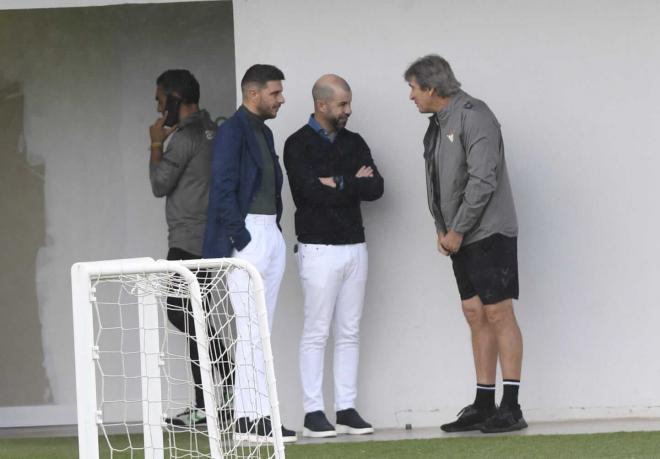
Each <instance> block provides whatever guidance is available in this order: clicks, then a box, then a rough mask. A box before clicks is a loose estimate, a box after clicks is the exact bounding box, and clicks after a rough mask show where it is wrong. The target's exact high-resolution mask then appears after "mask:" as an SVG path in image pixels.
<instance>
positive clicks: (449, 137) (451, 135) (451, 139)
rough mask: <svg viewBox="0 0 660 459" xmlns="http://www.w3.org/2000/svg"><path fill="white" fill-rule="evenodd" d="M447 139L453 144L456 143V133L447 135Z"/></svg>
mask: <svg viewBox="0 0 660 459" xmlns="http://www.w3.org/2000/svg"><path fill="white" fill-rule="evenodd" d="M447 138H448V139H449V141H450V142H451V143H454V133H453V132H452V133H451V134H447Z"/></svg>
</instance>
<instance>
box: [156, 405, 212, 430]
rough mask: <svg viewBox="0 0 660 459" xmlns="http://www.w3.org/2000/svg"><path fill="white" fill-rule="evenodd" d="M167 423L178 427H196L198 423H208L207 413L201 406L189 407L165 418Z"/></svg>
mask: <svg viewBox="0 0 660 459" xmlns="http://www.w3.org/2000/svg"><path fill="white" fill-rule="evenodd" d="M165 423H166V424H169V425H172V426H177V427H195V426H196V425H197V424H206V413H205V412H204V410H203V409H201V408H196V407H192V408H188V409H186V410H185V411H182V412H181V413H179V414H177V415H176V416H172V417H171V418H165Z"/></svg>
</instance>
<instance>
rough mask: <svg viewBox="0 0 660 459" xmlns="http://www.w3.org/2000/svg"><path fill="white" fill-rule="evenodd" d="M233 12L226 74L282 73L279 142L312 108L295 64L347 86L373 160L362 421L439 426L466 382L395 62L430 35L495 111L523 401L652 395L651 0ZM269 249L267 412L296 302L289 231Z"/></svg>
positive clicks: (415, 133)
mask: <svg viewBox="0 0 660 459" xmlns="http://www.w3.org/2000/svg"><path fill="white" fill-rule="evenodd" d="M234 15H235V30H236V57H237V61H236V72H237V78H238V79H240V77H242V75H243V72H244V71H245V69H246V68H247V67H248V66H250V65H251V64H253V63H256V62H261V63H272V64H275V65H277V66H279V67H280V68H281V69H282V70H283V71H284V73H285V75H286V81H285V96H286V98H287V104H286V105H285V106H284V107H283V108H282V109H281V110H280V114H279V116H278V118H277V119H276V120H273V121H271V122H270V125H271V127H272V128H273V130H274V133H275V137H276V142H277V148H278V151H279V152H280V154H281V152H282V146H283V143H284V140H285V139H286V137H287V136H288V135H289V134H291V133H292V132H294V131H295V130H296V129H297V128H298V127H300V126H301V125H302V124H303V123H304V122H306V119H307V116H308V115H309V113H310V112H311V110H312V103H311V96H310V90H311V86H312V84H313V82H314V81H315V79H316V78H317V77H318V76H320V75H321V74H323V73H325V72H334V73H338V74H340V75H342V76H344V77H345V78H346V79H347V80H348V81H349V83H350V84H351V85H352V87H353V97H354V105H353V112H354V113H353V116H352V118H351V120H350V121H349V128H351V129H353V130H356V131H358V132H360V133H361V134H362V135H363V136H364V138H365V139H366V140H367V142H368V143H369V145H370V146H371V149H372V152H373V155H374V157H375V160H376V162H377V164H378V166H379V167H380V169H381V171H382V174H383V175H384V177H385V196H384V197H383V198H382V199H381V200H380V201H378V202H375V203H366V204H364V205H363V213H364V216H365V221H366V229H367V240H368V243H369V250H370V258H371V270H370V279H369V286H368V293H367V297H368V298H367V304H366V310H365V314H364V318H363V325H362V331H363V334H362V346H361V349H362V354H361V358H362V363H361V374H360V398H359V402H358V408H360V409H361V411H363V412H364V414H365V416H366V417H368V418H369V419H371V420H373V421H374V423H375V424H376V426H379V427H381V426H394V425H402V424H403V423H405V422H412V423H413V424H415V425H425V424H429V425H437V424H438V423H440V422H441V421H446V420H448V419H451V418H452V417H453V416H454V414H455V413H456V412H457V411H458V409H460V408H461V407H462V406H464V405H466V404H467V403H469V402H470V401H471V400H472V397H473V396H474V375H473V367H472V363H471V352H470V348H469V341H468V339H469V336H468V331H467V327H466V325H465V324H464V319H463V318H462V315H461V312H460V309H459V298H458V294H457V290H456V287H455V283H454V279H453V274H452V271H451V267H450V263H449V261H448V260H447V259H444V258H443V257H442V256H440V255H439V254H438V253H436V251H435V236H434V228H433V225H432V221H431V217H430V216H429V214H428V210H427V205H426V194H425V189H424V176H423V160H422V145H421V138H422V135H423V133H424V131H425V129H426V126H427V120H426V118H425V117H424V116H422V115H420V114H419V113H417V111H416V108H415V106H414V105H413V104H412V103H411V102H410V101H409V100H408V88H407V85H406V83H405V82H404V81H403V79H402V73H403V71H404V70H405V68H406V66H407V65H408V64H409V63H411V62H412V61H413V60H414V59H415V58H417V57H419V56H421V55H424V54H426V53H430V52H435V53H439V54H441V55H443V56H444V57H446V58H447V59H448V60H449V61H450V62H451V63H452V65H453V68H454V71H455V73H456V75H457V77H458V79H459V80H460V81H461V82H462V83H463V88H464V89H465V90H466V91H467V92H469V93H471V94H472V95H474V96H475V97H478V98H482V99H484V100H485V101H486V102H487V103H488V104H489V105H490V107H491V108H492V109H493V111H494V112H495V113H496V114H497V116H498V118H499V120H500V121H501V123H502V130H503V135H504V139H505V144H506V148H507V161H508V166H509V172H510V175H511V180H512V184H513V189H514V194H515V199H516V204H517V210H518V215H519V222H520V237H519V252H520V255H519V257H520V260H519V262H520V272H521V276H520V282H521V299H520V302H518V303H517V304H516V310H517V313H518V318H519V321H520V325H521V328H522V331H523V334H524V337H525V361H524V369H523V385H522V389H521V401H522V404H523V406H524V408H525V409H526V413H527V414H526V415H527V417H528V418H529V419H531V420H539V419H555V418H588V417H600V416H638V415H649V414H654V415H657V414H660V402H658V399H659V397H658V396H659V394H658V391H659V389H658V388H660V361H659V360H658V359H657V350H658V348H659V347H660V346H659V345H660V334H658V332H657V323H658V321H659V320H660V308H659V307H658V300H657V295H656V294H655V283H656V282H657V280H656V279H657V275H658V272H659V271H660V270H659V269H658V259H659V258H660V243H659V242H658V236H657V227H658V223H660V214H659V212H658V210H657V209H658V206H657V202H658V192H657V189H656V187H655V186H654V185H655V183H656V182H657V177H656V176H657V169H658V167H660V158H659V157H658V155H657V151H658V145H659V144H660V130H659V129H658V128H657V126H658V125H660V111H659V110H658V106H660V89H659V88H660V87H659V85H658V84H657V81H656V80H657V74H658V72H659V71H660V46H659V43H660V29H658V27H657V24H658V23H660V5H658V3H657V2H655V1H652V0H650V1H641V0H640V1H636V2H629V3H623V2H614V1H608V2H602V1H596V0H589V1H587V0H584V1H579V2H545V1H530V2H517V1H511V0H508V1H499V2H488V1H485V0H482V1H470V2H447V1H430V0H429V1H412V0H400V1H390V2H382V1H375V0H371V1H367V0H364V1H360V2H355V1H349V0H341V1H339V0H337V1H333V2H308V1H305V0H286V1H279V2H271V1H266V0H249V1H247V0H237V1H235V2H234ZM285 195H286V200H285V213H284V217H283V226H284V231H285V235H286V238H287V243H288V245H289V247H290V248H291V247H292V246H293V243H294V241H295V236H294V230H293V211H294V208H293V203H292V201H291V199H290V195H289V194H288V189H287V192H286V193H285ZM287 262H288V268H287V272H286V275H285V279H284V285H283V288H282V294H281V297H280V298H281V301H280V306H279V309H278V313H277V316H276V318H275V326H274V337H273V341H274V353H275V362H276V371H277V375H278V384H279V392H280V397H281V406H282V411H283V417H284V420H285V422H286V423H287V425H290V426H293V427H295V428H299V427H300V426H301V423H302V415H303V413H302V403H301V394H300V383H299V378H298V370H297V368H298V367H297V365H298V358H297V342H298V339H299V336H300V332H301V326H302V323H301V316H302V313H301V292H300V286H299V281H298V278H297V267H296V265H295V260H294V258H293V256H292V253H291V250H289V258H288V260H287ZM330 368H331V367H328V371H327V373H330ZM326 382H327V383H328V384H327V385H328V386H330V384H329V383H330V382H331V381H330V379H329V378H326ZM326 392H327V394H328V397H327V400H326V404H327V411H328V412H332V411H333V407H332V404H331V402H332V400H331V390H330V388H329V387H328V390H327V391H326Z"/></svg>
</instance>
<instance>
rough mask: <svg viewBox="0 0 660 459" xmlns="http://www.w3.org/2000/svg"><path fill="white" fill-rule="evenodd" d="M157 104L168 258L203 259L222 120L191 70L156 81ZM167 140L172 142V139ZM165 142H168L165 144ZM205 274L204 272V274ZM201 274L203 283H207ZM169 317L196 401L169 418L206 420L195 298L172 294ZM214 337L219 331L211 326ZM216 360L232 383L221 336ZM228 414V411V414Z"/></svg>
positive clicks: (154, 143) (158, 186)
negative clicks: (182, 339) (184, 341)
mask: <svg viewBox="0 0 660 459" xmlns="http://www.w3.org/2000/svg"><path fill="white" fill-rule="evenodd" d="M156 102H157V107H158V108H157V109H158V111H159V112H160V113H161V114H162V115H163V116H161V117H160V118H159V119H158V120H157V121H156V122H155V123H154V124H153V125H152V126H151V127H150V128H149V135H150V137H151V145H150V151H151V158H150V161H149V178H150V180H151V189H152V191H153V193H154V195H155V196H156V197H162V196H165V197H166V204H165V215H166V218H167V226H168V230H169V236H168V239H169V251H168V253H167V259H168V260H193V259H199V258H201V257H202V256H201V254H202V242H203V239H204V230H205V227H206V209H207V206H208V199H209V183H210V181H211V145H212V143H213V138H214V137H215V131H216V125H215V123H214V122H213V121H212V120H211V117H210V116H209V114H208V112H207V111H206V110H200V109H199V105H198V104H199V83H198V82H197V80H196V79H195V77H194V76H193V74H192V73H190V72H189V71H188V70H167V71H166V72H164V73H163V74H162V75H160V76H159V77H158V79H157V80H156ZM166 141H167V142H166ZM165 143H167V145H166V146H165ZM200 277H202V276H200ZM203 281H204V280H203V279H200V282H203ZM167 303H168V308H167V316H168V318H169V320H170V322H172V324H173V325H174V326H175V327H176V328H178V329H179V330H181V331H182V332H184V333H185V334H186V336H187V337H188V345H189V352H190V360H191V372H192V379H193V381H194V383H195V406H193V407H189V408H188V409H186V410H184V411H183V412H182V413H180V414H178V415H176V416H174V417H172V418H168V419H167V422H168V423H169V424H173V425H179V426H190V425H195V424H204V423H206V413H205V412H204V392H203V391H202V385H201V384H202V378H201V373H200V370H199V354H198V352H197V342H196V341H195V340H194V338H192V337H194V336H195V324H194V320H193V316H192V310H191V306H190V302H188V301H184V300H182V299H181V298H168V300H167ZM208 336H211V337H213V336H217V333H216V332H215V330H213V328H212V327H211V326H210V325H209V332H208ZM210 358H211V361H212V362H213V364H214V366H215V367H216V368H217V369H218V371H219V373H220V377H221V379H222V380H223V381H224V383H225V385H226V386H231V376H232V368H231V366H232V364H231V360H230V358H229V357H228V356H227V355H226V352H225V348H224V346H223V343H222V341H221V340H220V339H219V338H216V339H213V340H211V356H210ZM222 414H223V415H224V416H227V414H226V413H222Z"/></svg>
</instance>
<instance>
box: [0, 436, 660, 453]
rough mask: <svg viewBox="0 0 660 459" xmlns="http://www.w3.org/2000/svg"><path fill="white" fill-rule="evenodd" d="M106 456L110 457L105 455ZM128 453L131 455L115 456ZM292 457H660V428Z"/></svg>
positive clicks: (36, 447)
mask: <svg viewBox="0 0 660 459" xmlns="http://www.w3.org/2000/svg"><path fill="white" fill-rule="evenodd" d="M76 457H78V442H77V439H76V438H73V437H68V438H21V439H3V440H0V459H23V458H38V459H72V458H76ZM102 457H110V456H109V454H104V455H102ZM113 457H114V458H123V457H130V454H126V455H117V454H115V455H114V456H113ZM134 457H135V456H134ZM286 457H287V458H289V459H302V458H305V459H326V458H328V459H330V458H333V459H336V458H342V459H345V458H359V459H367V458H369V459H371V458H374V459H376V458H378V459H389V458H398V459H400V458H534V459H537V458H580V459H581V458H594V459H595V458H598V459H600V458H617V459H619V458H660V432H619V433H608V434H591V435H534V436H496V437H463V438H438V439H432V440H400V441H365V442H359V443H354V442H352V443H323V444H315V445H290V446H287V447H286Z"/></svg>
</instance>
